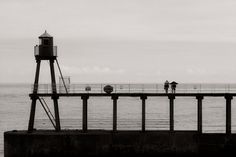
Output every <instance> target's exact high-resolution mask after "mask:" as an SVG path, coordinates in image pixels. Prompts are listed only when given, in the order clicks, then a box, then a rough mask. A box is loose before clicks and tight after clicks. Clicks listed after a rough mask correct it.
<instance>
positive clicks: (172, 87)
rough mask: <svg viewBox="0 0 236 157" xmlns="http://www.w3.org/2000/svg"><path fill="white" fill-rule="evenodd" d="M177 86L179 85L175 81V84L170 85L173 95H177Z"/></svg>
mask: <svg viewBox="0 0 236 157" xmlns="http://www.w3.org/2000/svg"><path fill="white" fill-rule="evenodd" d="M177 84H178V83H177V82H175V81H173V82H171V83H170V85H171V92H172V93H175V89H176V85H177Z"/></svg>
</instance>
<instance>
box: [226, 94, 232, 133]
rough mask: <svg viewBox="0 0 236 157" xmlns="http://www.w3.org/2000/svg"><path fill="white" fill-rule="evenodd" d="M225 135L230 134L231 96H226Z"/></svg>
mask: <svg viewBox="0 0 236 157" xmlns="http://www.w3.org/2000/svg"><path fill="white" fill-rule="evenodd" d="M225 99H226V134H231V100H232V99H233V96H232V95H226V96H225Z"/></svg>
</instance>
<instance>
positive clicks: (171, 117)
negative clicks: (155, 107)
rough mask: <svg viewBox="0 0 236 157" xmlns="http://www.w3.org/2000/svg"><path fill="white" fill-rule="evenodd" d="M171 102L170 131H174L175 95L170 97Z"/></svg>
mask: <svg viewBox="0 0 236 157" xmlns="http://www.w3.org/2000/svg"><path fill="white" fill-rule="evenodd" d="M168 98H169V100H170V131H174V99H175V96H174V95H169V96H168Z"/></svg>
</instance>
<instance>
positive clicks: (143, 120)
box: [140, 95, 147, 132]
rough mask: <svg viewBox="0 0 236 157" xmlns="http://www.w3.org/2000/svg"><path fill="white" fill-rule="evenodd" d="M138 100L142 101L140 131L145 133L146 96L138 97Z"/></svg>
mask: <svg viewBox="0 0 236 157" xmlns="http://www.w3.org/2000/svg"><path fill="white" fill-rule="evenodd" d="M140 99H141V100H142V131H143V132H144V131H145V119H146V118H145V114H146V102H145V101H146V99H147V96H146V95H142V96H141V97H140Z"/></svg>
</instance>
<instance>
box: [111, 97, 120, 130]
mask: <svg viewBox="0 0 236 157" xmlns="http://www.w3.org/2000/svg"><path fill="white" fill-rule="evenodd" d="M111 99H112V100H113V131H117V99H118V96H117V95H112V96H111Z"/></svg>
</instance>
